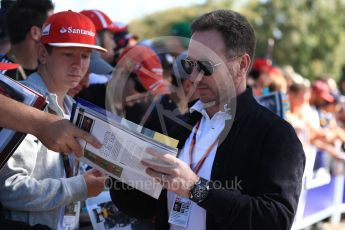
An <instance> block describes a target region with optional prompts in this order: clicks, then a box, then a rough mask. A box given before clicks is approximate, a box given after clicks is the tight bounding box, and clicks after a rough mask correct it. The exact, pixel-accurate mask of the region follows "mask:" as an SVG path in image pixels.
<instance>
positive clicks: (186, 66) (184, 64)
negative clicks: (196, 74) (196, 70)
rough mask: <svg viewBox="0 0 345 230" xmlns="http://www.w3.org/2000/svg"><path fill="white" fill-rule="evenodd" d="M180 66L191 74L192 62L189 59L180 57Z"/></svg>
mask: <svg viewBox="0 0 345 230" xmlns="http://www.w3.org/2000/svg"><path fill="white" fill-rule="evenodd" d="M181 66H182V68H183V69H184V71H185V72H186V73H187V74H192V72H193V63H192V62H191V61H190V60H187V59H182V60H181Z"/></svg>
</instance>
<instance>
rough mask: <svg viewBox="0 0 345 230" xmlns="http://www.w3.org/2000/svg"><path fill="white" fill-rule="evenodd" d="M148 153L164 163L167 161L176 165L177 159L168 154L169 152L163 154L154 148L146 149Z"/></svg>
mask: <svg viewBox="0 0 345 230" xmlns="http://www.w3.org/2000/svg"><path fill="white" fill-rule="evenodd" d="M145 150H146V152H147V153H148V154H150V155H152V156H154V157H157V158H159V159H161V160H163V161H166V162H167V163H169V164H174V163H176V162H175V160H176V157H174V156H173V155H171V154H169V153H167V152H163V151H159V150H157V149H155V148H152V147H147V148H146V149H145Z"/></svg>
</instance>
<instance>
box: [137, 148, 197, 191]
mask: <svg viewBox="0 0 345 230" xmlns="http://www.w3.org/2000/svg"><path fill="white" fill-rule="evenodd" d="M147 152H148V153H149V154H151V155H152V156H154V157H158V158H159V159H161V160H163V161H165V162H166V163H167V164H168V165H169V166H164V165H159V164H157V163H154V162H150V161H149V160H142V161H141V162H142V164H143V165H144V166H146V167H147V169H146V173H147V174H148V175H150V176H152V177H154V178H155V179H156V180H157V181H158V182H160V183H161V184H162V185H163V186H164V187H165V188H166V189H167V190H169V191H171V192H174V193H176V194H177V195H179V196H183V197H189V195H190V189H191V188H192V186H193V185H194V184H195V183H196V182H197V181H198V180H199V177H198V176H197V175H196V174H195V173H194V172H193V171H192V169H191V168H190V167H189V166H188V165H187V164H186V163H185V162H183V161H181V160H180V159H177V158H176V157H174V156H172V155H171V154H168V153H162V152H161V153H159V152H157V150H155V149H151V148H148V149H147ZM171 165H173V167H172V166H171Z"/></svg>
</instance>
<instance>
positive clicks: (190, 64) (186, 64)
mask: <svg viewBox="0 0 345 230" xmlns="http://www.w3.org/2000/svg"><path fill="white" fill-rule="evenodd" d="M220 64H222V63H217V64H213V63H212V62H211V61H206V60H205V61H192V60H190V59H188V58H186V59H182V60H181V66H182V68H183V70H184V71H185V72H186V73H187V74H192V73H193V69H194V67H196V70H197V71H198V72H200V73H202V74H203V75H204V76H211V75H212V74H213V73H214V67H216V66H218V65H220Z"/></svg>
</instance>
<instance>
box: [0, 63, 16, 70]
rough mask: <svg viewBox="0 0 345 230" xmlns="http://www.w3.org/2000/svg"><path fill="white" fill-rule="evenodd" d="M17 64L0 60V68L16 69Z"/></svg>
mask: <svg viewBox="0 0 345 230" xmlns="http://www.w3.org/2000/svg"><path fill="white" fill-rule="evenodd" d="M18 67H19V64H16V63H5V62H0V70H10V69H17V68H18Z"/></svg>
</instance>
